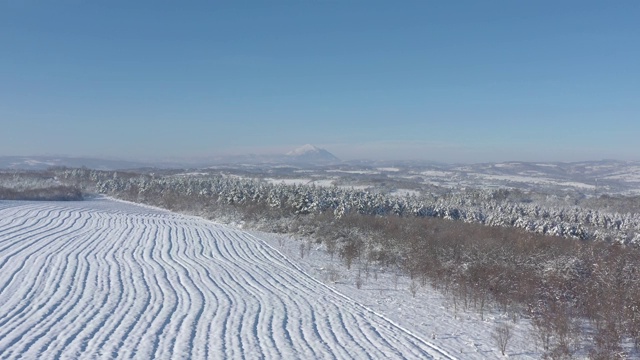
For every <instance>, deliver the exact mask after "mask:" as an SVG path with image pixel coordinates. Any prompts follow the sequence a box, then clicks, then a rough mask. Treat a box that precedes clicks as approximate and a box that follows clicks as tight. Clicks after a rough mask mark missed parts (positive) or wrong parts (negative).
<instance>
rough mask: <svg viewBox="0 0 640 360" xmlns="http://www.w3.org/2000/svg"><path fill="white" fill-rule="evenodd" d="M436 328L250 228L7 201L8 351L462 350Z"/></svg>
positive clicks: (95, 206)
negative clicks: (306, 264) (388, 309)
mask: <svg viewBox="0 0 640 360" xmlns="http://www.w3.org/2000/svg"><path fill="white" fill-rule="evenodd" d="M428 340H429V341H428ZM428 340H427V337H426V336H424V335H417V334H416V333H413V332H411V331H410V330H407V329H406V328H405V327H404V326H402V325H401V324H400V323H398V322H397V321H394V320H391V319H390V318H389V317H388V316H385V315H382V314H380V313H378V312H376V311H374V310H372V309H371V308H370V307H368V306H365V305H364V304H362V303H361V302H359V301H356V300H354V299H353V298H352V297H347V296H345V295H343V294H342V293H340V292H338V291H337V290H335V289H334V288H331V287H329V286H327V285H325V283H323V282H322V281H320V280H318V279H315V278H314V277H312V276H311V275H310V274H309V273H308V272H307V271H305V270H303V268H302V267H299V266H298V265H296V264H295V263H294V262H293V260H290V258H289V257H287V256H285V255H283V254H282V253H281V252H280V251H279V250H277V249H276V248H275V247H273V246H270V245H269V244H268V243H267V242H265V241H263V240H261V239H260V238H258V237H256V236H255V235H252V234H249V233H247V232H244V231H241V230H238V229H234V228H230V227H226V226H223V225H218V224H214V223H212V222H208V221H205V220H201V219H199V218H195V217H189V216H183V215H178V214H174V213H170V212H166V211H161V210H155V209H152V208H148V207H142V206H135V205H131V204H127V203H122V202H116V201H110V200H91V201H85V202H66V203H55V202H39V203H35V202H6V201H0V358H2V359H16V358H25V359H35V358H45V359H49V358H51V359H54V358H55V359H57V358H63V359H78V358H135V359H149V358H160V359H163V358H172V359H177V358H193V359H222V358H250V359H253V358H270V359H294V358H299V359H324V358H341V359H367V358H370V359H396V358H409V359H428V358H436V359H438V358H442V359H448V358H453V357H452V356H451V355H449V354H448V353H447V351H446V350H442V349H441V348H439V347H438V346H436V345H434V344H432V343H431V342H430V340H431V339H430V338H429V339H428ZM486 355H487V354H485V356H482V357H486ZM493 355H495V354H489V357H493ZM465 358H466V357H465Z"/></svg>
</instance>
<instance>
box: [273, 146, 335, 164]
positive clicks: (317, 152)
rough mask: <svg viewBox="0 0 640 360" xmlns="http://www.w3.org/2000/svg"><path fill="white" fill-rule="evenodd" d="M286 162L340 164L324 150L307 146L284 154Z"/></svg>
mask: <svg viewBox="0 0 640 360" xmlns="http://www.w3.org/2000/svg"><path fill="white" fill-rule="evenodd" d="M284 160H285V161H287V162H293V163H323V164H325V163H336V162H340V159H338V158H337V157H336V156H335V155H333V154H332V153H330V152H328V151H327V150H325V149H321V148H319V147H316V146H313V145H310V144H307V145H304V146H302V147H299V148H297V149H295V150H292V151H289V152H288V153H286V158H285V159H284Z"/></svg>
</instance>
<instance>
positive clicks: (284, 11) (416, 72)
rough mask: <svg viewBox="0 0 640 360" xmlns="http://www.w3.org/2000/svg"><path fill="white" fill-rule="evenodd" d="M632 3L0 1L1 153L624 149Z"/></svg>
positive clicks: (437, 156)
mask: <svg viewBox="0 0 640 360" xmlns="http://www.w3.org/2000/svg"><path fill="white" fill-rule="evenodd" d="M638 19H640V2H639V1H635V0H634V1H624V0H621V1H611V2H609V1H588V0H587V1H584V0H581V1H511V0H509V1H507V0H503V1H384V2H383V1H349V0H341V1H337V0H335V1H329V0H296V1H293V0H291V1H288V0H283V1H252V2H249V1H220V2H217V1H216V2H213V1H208V2H195V1H189V2H176V1H81V0H74V1H71V0H60V1H37V0H4V1H2V2H0V54H1V55H0V125H1V130H0V155H36V154H66V155H76V156H106V157H118V158H167V157H190V156H208V155H219V154H233V153H260V152H280V151H287V150H290V149H292V148H295V147H297V146H300V145H303V144H306V143H312V144H315V145H318V146H322V147H325V148H327V149H328V150H329V151H331V152H333V153H335V154H336V155H337V156H339V157H340V158H343V159H354V158H369V159H387V160H389V159H425V160H434V161H444V162H481V161H503V160H531V161H543V160H551V161H556V160H558V161H574V160H587V159H591V160H599V159H603V158H614V159H622V160H640V141H638V137H639V136H640V65H639V64H640V46H639V45H638V41H639V39H640V21H638Z"/></svg>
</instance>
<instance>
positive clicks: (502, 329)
mask: <svg viewBox="0 0 640 360" xmlns="http://www.w3.org/2000/svg"><path fill="white" fill-rule="evenodd" d="M512 335H513V334H512V332H511V325H509V324H506V323H504V324H498V325H496V327H495V328H494V329H493V332H492V333H491V338H492V339H493V341H494V342H495V344H496V346H497V347H498V349H500V353H501V354H502V355H505V353H506V351H507V344H509V340H511V336H512Z"/></svg>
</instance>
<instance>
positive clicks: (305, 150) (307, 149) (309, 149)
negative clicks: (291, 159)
mask: <svg viewBox="0 0 640 360" xmlns="http://www.w3.org/2000/svg"><path fill="white" fill-rule="evenodd" d="M320 151H322V149H320V148H318V147H315V146H313V145H311V144H306V145H303V146H301V147H299V148H297V149H295V150H292V151H289V152H288V153H287V155H289V156H300V155H305V154H309V153H317V152H320Z"/></svg>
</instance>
